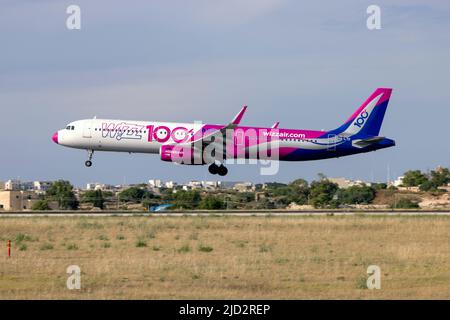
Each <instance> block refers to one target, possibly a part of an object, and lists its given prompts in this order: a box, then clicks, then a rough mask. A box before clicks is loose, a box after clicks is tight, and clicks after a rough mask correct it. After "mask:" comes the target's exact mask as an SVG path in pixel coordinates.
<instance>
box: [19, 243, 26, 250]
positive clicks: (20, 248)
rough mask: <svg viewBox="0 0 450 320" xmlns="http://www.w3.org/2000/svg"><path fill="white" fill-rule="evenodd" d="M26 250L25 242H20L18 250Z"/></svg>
mask: <svg viewBox="0 0 450 320" xmlns="http://www.w3.org/2000/svg"><path fill="white" fill-rule="evenodd" d="M26 250H27V245H26V244H25V243H22V244H21V245H20V247H19V251H26Z"/></svg>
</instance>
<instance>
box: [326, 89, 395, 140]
mask: <svg viewBox="0 0 450 320" xmlns="http://www.w3.org/2000/svg"><path fill="white" fill-rule="evenodd" d="M391 93H392V89H390V88H378V89H376V90H375V91H374V92H373V93H372V94H371V95H370V97H369V98H368V99H367V100H366V101H365V102H364V103H363V104H362V105H361V106H360V107H359V108H358V109H357V110H356V111H355V113H353V114H352V115H351V117H350V118H348V119H347V121H345V123H344V124H343V125H342V126H340V127H339V128H337V129H336V130H333V131H332V133H334V134H344V135H348V136H353V135H356V134H360V135H366V136H378V134H379V133H380V129H381V124H382V122H383V118H384V114H385V112H386V108H387V105H388V103H389V98H390V97H391Z"/></svg>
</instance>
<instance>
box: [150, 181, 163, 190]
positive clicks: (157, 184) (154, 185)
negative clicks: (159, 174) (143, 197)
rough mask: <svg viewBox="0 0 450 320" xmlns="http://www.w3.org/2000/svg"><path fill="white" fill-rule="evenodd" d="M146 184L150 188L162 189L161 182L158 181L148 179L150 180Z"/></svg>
mask: <svg viewBox="0 0 450 320" xmlns="http://www.w3.org/2000/svg"><path fill="white" fill-rule="evenodd" d="M148 184H149V185H150V187H152V188H161V187H162V181H161V180H160V179H150V180H148Z"/></svg>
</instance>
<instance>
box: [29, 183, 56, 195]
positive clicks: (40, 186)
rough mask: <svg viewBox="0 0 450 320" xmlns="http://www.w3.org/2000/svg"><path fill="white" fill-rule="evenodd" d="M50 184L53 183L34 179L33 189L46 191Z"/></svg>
mask: <svg viewBox="0 0 450 320" xmlns="http://www.w3.org/2000/svg"><path fill="white" fill-rule="evenodd" d="M52 184H53V183H52V182H51V181H34V182H33V190H35V191H38V192H40V193H41V192H42V193H44V192H47V190H48V189H50V187H51V186H52Z"/></svg>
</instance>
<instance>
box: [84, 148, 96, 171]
mask: <svg viewBox="0 0 450 320" xmlns="http://www.w3.org/2000/svg"><path fill="white" fill-rule="evenodd" d="M87 152H88V160H87V161H86V162H85V163H84V165H85V166H86V167H88V168H89V167H91V166H92V161H91V160H92V156H93V155H94V150H88V151H87Z"/></svg>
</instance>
